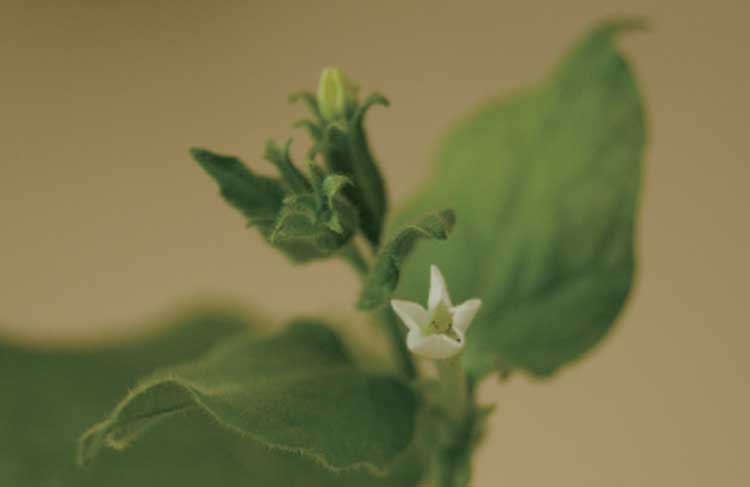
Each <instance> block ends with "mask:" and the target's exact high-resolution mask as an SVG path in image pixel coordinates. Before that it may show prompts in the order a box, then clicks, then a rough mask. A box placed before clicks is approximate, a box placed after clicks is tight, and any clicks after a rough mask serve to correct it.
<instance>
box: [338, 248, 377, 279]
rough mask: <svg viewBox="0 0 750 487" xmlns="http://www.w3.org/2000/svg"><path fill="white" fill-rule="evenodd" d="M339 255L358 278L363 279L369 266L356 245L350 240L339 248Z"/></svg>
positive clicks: (368, 270)
mask: <svg viewBox="0 0 750 487" xmlns="http://www.w3.org/2000/svg"><path fill="white" fill-rule="evenodd" d="M341 257H342V258H343V259H344V260H345V261H346V262H348V263H349V265H351V266H352V268H353V269H354V270H355V271H356V272H357V274H358V275H359V277H360V278H362V280H363V281H364V279H365V277H367V273H368V272H370V266H369V265H368V264H367V261H366V260H365V258H364V257H363V256H362V254H361V253H360V252H359V249H358V248H357V245H356V244H355V243H354V242H353V241H352V242H350V243H349V244H348V245H346V246H345V247H344V248H342V249H341Z"/></svg>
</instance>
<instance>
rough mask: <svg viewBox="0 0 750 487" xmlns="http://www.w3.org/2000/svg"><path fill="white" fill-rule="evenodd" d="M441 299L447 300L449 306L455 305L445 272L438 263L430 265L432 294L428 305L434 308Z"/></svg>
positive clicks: (431, 308)
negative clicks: (439, 267)
mask: <svg viewBox="0 0 750 487" xmlns="http://www.w3.org/2000/svg"><path fill="white" fill-rule="evenodd" d="M440 301H445V304H447V305H448V307H451V306H453V305H452V304H451V297H450V295H449V294H448V288H447V287H446V285H445V278H444V277H443V273H442V272H440V269H438V267H437V266H436V265H432V266H430V296H429V298H428V299H427V306H428V307H429V309H430V310H433V309H435V307H436V306H437V305H438V303H439V302H440Z"/></svg>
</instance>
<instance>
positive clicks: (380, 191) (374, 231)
mask: <svg viewBox="0 0 750 487" xmlns="http://www.w3.org/2000/svg"><path fill="white" fill-rule="evenodd" d="M329 69H330V68H329ZM339 75H340V76H342V77H343V74H341V73H339ZM324 78H329V80H328V82H326V83H323V82H324V81H325V80H324ZM334 78H336V77H332V75H331V73H330V72H328V71H325V72H324V73H323V78H321V84H322V85H325V86H323V87H324V88H326V89H324V90H323V91H322V93H324V99H325V100H328V99H329V98H331V96H330V95H329V93H331V92H332V90H331V89H329V87H328V86H329V85H330V84H331V83H330V82H331V79H334ZM342 79H345V77H344V78H342ZM337 84H339V85H341V87H339V88H337V89H336V90H333V91H336V92H337V93H338V95H337V96H336V97H333V98H335V99H337V100H338V99H340V100H339V101H338V102H336V103H333V101H331V102H330V103H328V104H330V105H331V108H330V110H328V109H327V110H326V114H325V115H324V114H321V112H322V110H320V107H319V99H316V98H315V96H314V95H312V94H311V93H299V94H296V95H294V96H292V97H291V98H290V99H291V100H292V101H296V100H302V101H304V102H305V103H306V104H307V105H308V107H309V108H310V111H311V112H312V114H313V116H314V117H315V120H302V121H300V122H298V123H297V124H296V125H298V126H302V127H305V128H306V129H307V130H308V132H309V133H310V136H311V137H312V138H313V140H314V141H315V147H314V148H313V150H312V151H311V154H312V155H317V154H319V153H320V154H322V155H323V158H324V159H325V161H326V166H327V167H328V169H329V170H330V171H331V172H333V173H336V174H342V175H344V176H346V177H347V178H349V180H350V181H351V182H352V184H351V185H350V186H347V187H346V188H344V195H345V196H346V197H347V199H349V200H350V201H351V202H352V203H353V204H354V206H355V207H356V208H357V211H358V215H359V221H360V226H361V230H362V233H363V234H364V236H365V238H366V239H367V240H368V241H369V242H370V244H371V245H372V246H373V247H374V248H376V247H377V246H378V245H379V243H380V237H381V233H382V230H383V222H384V220H385V214H386V211H387V206H388V202H387V197H386V191H385V182H384V181H383V176H382V175H381V174H380V170H379V169H378V164H377V161H376V160H375V158H374V157H373V155H372V151H371V150H370V146H369V143H368V141H367V135H366V134H365V128H364V116H365V114H366V113H367V111H368V110H369V109H370V107H371V106H373V105H383V106H388V100H386V98H385V97H384V96H382V95H380V94H372V95H370V96H368V97H367V98H366V99H365V100H364V101H363V102H362V103H359V102H358V101H357V100H356V98H355V96H354V95H353V94H352V88H351V83H350V82H349V81H343V80H342V81H339V82H337ZM342 96H343V98H342ZM318 98H320V95H319V97H318ZM333 107H338V108H333Z"/></svg>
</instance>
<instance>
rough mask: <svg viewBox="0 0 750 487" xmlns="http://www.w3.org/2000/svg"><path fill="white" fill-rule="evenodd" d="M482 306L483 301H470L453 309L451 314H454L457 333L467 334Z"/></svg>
mask: <svg viewBox="0 0 750 487" xmlns="http://www.w3.org/2000/svg"><path fill="white" fill-rule="evenodd" d="M481 305H482V300H481V299H469V300H468V301H464V302H463V303H461V304H459V305H458V306H456V307H455V308H453V309H451V313H452V314H453V328H454V329H455V330H456V331H460V332H461V333H465V332H466V329H467V328H469V325H470V324H471V321H472V320H473V319H474V316H476V314H477V311H479V307H480V306H481Z"/></svg>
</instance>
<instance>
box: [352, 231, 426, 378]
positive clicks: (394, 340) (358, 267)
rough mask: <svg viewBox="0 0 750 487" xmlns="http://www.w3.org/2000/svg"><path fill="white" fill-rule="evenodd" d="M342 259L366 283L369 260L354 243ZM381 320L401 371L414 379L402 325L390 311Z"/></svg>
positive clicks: (384, 312)
mask: <svg viewBox="0 0 750 487" xmlns="http://www.w3.org/2000/svg"><path fill="white" fill-rule="evenodd" d="M341 257H342V258H343V259H344V260H346V261H347V262H348V263H349V265H351V266H352V268H354V270H355V271H357V274H359V277H360V278H362V281H364V280H365V278H366V277H367V274H368V273H369V271H370V268H369V266H368V264H367V260H365V258H364V257H363V256H362V254H361V253H360V252H359V249H358V248H357V246H356V244H355V243H354V242H351V243H350V244H349V245H347V246H346V247H344V248H343V249H342V250H341ZM379 318H380V321H381V322H382V323H383V325H384V326H385V329H386V333H387V334H388V339H389V340H390V342H391V346H392V348H393V352H394V353H395V354H396V360H397V361H398V367H399V370H401V372H402V373H403V374H404V375H405V376H406V377H407V378H409V379H414V378H415V377H416V376H417V369H416V367H415V366H414V359H412V356H411V352H409V349H408V348H406V340H405V337H404V334H403V332H402V331H401V327H400V325H399V324H398V322H397V321H396V320H395V317H394V316H393V313H391V312H390V310H388V309H383V310H382V311H381V312H380V313H379Z"/></svg>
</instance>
